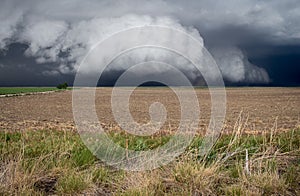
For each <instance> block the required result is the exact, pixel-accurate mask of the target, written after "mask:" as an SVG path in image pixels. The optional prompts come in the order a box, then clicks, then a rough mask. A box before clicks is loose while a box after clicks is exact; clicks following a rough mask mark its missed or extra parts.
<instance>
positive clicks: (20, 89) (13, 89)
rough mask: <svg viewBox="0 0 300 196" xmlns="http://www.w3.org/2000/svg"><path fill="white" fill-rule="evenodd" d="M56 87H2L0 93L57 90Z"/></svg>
mask: <svg viewBox="0 0 300 196" xmlns="http://www.w3.org/2000/svg"><path fill="white" fill-rule="evenodd" d="M57 90H59V89H57V88H56V87H0V95H7V94H21V93H35V92H46V91H57Z"/></svg>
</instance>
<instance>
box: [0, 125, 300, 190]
mask: <svg viewBox="0 0 300 196" xmlns="http://www.w3.org/2000/svg"><path fill="white" fill-rule="evenodd" d="M123 134H124V133H116V132H113V133H112V134H111V137H112V139H113V140H114V141H115V142H117V143H119V144H120V145H121V146H126V148H130V149H136V150H146V149H151V148H155V147H157V146H159V145H161V144H163V143H165V142H166V141H168V139H169V136H167V135H165V136H157V137H135V136H128V135H126V136H125V135H123ZM201 141H202V138H201V136H197V137H196V138H195V139H194V141H193V143H192V144H191V145H190V147H189V148H188V149H186V151H185V153H184V154H183V155H181V156H180V157H178V158H177V159H176V160H175V161H173V162H172V163H171V164H169V165H166V166H163V167H161V168H158V169H156V170H152V171H145V172H125V171H118V170H115V169H114V168H110V167H107V166H105V165H104V164H102V163H101V162H100V161H99V160H97V159H96V158H95V157H94V156H93V155H92V154H91V153H90V151H89V150H88V149H87V148H86V147H85V146H84V145H83V143H82V142H81V140H80V137H79V135H78V134H76V133H73V132H61V131H47V130H41V131H36V132H34V131H27V132H15V133H8V132H1V133H0V154H1V155H0V195H8V194H14V195H19V194H25V195H41V194H42V195H46V194H103V195H105V194H115V195H163V194H169V195H201V194H204V195H208V194H210V195H220V194H222V195H263V194H265V195H270V194H282V195H299V194H300V188H299V187H300V186H299V182H300V167H299V164H300V130H299V129H295V130H291V131H289V132H285V133H276V134H275V133H268V134H261V135H250V134H242V133H241V132H240V131H236V132H235V133H233V134H226V135H222V136H221V137H220V138H219V140H218V142H217V143H216V144H215V146H214V147H213V149H212V150H211V152H210V153H209V154H208V155H207V156H205V157H199V156H198V148H199V146H200V144H201Z"/></svg>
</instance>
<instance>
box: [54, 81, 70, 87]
mask: <svg viewBox="0 0 300 196" xmlns="http://www.w3.org/2000/svg"><path fill="white" fill-rule="evenodd" d="M68 86H69V85H68V83H66V82H65V83H63V84H59V85H57V86H56V88H58V89H67V88H68Z"/></svg>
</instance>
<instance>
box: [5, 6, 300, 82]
mask: <svg viewBox="0 0 300 196" xmlns="http://www.w3.org/2000/svg"><path fill="white" fill-rule="evenodd" d="M299 4H300V3H298V1H296V0H288V1H279V0H274V1H267V2H262V1H258V0H254V1H253V0H251V1H250V0H246V1H243V2H241V1H236V0H230V1H213V2H212V1H208V0H204V1H197V0H195V1H188V2H183V1H179V0H175V1H174V0H173V1H171V0H153V1H143V0H139V1H129V0H122V1H121V0H117V1H95V0H87V1H84V2H82V1H79V0H75V1H70V0H53V1H35V0H28V1H18V0H4V1H2V2H1V3H0V5H1V6H0V27H1V28H0V64H1V66H0V72H2V73H3V74H4V73H5V74H7V73H8V72H9V70H10V73H11V74H12V75H17V74H15V73H13V72H16V71H17V70H20V69H21V68H20V67H19V68H18V69H15V68H11V67H13V66H14V67H17V66H20V61H21V60H23V62H25V65H24V66H23V67H25V68H23V69H27V71H28V70H32V69H34V70H35V72H38V74H41V75H44V76H46V77H48V78H50V77H53V78H55V77H60V78H62V77H64V76H66V75H68V76H70V75H73V76H74V74H75V73H76V70H77V68H78V65H79V64H80V62H81V61H82V59H83V57H84V56H85V55H86V54H87V53H88V51H89V50H90V49H91V48H92V47H93V46H94V45H95V44H96V43H98V42H99V41H101V40H103V39H105V38H107V37H109V36H110V35H112V34H114V33H116V32H118V31H122V30H125V29H128V28H132V27H137V26H144V25H160V26H167V27H171V28H176V29H180V30H183V31H185V32H187V33H188V34H190V35H192V36H193V37H195V38H196V39H197V40H199V41H200V42H201V43H203V44H204V46H205V47H206V48H208V50H209V52H210V53H211V54H212V56H213V57H214V59H215V60H216V62H217V64H218V66H219V67H220V70H221V72H222V75H223V77H224V79H225V81H228V82H230V83H247V84H268V83H270V82H271V81H272V78H271V77H270V76H269V73H268V71H267V70H266V69H265V68H264V67H263V66H261V65H259V64H255V63H253V62H251V61H250V60H249V56H248V53H249V51H246V49H247V48H251V46H253V45H255V44H256V43H257V44H258V45H261V44H264V45H282V44H290V45H297V44H298V45H299V43H300V20H299V18H300V5H299ZM154 39H155V38H154ZM16 47H17V48H18V47H19V48H21V49H16ZM183 47H187V46H183ZM245 48H246V49H245ZM250 53H251V51H250ZM8 54H9V55H8ZM147 55H149V56H151V55H152V57H153V56H155V57H156V58H159V59H164V60H165V61H166V62H169V63H176V62H177V63H178V62H182V63H181V65H178V67H179V68H180V69H182V70H183V71H184V73H186V74H187V75H188V76H189V77H190V79H191V80H192V81H193V82H194V83H197V81H194V80H198V79H199V78H198V76H195V75H193V74H194V73H195V72H194V71H195V70H193V68H192V66H190V65H189V64H188V63H187V62H183V61H180V58H178V59H177V60H178V61H175V62H174V56H173V55H170V54H167V53H164V52H163V51H154V50H153V49H149V50H148V51H147V50H145V49H144V50H142V51H141V52H140V53H138V52H133V53H132V54H131V56H130V58H128V57H127V58H122V59H123V61H122V62H120V61H119V62H118V63H115V65H112V69H114V70H118V69H119V70H124V69H126V66H128V65H129V64H130V63H131V61H132V62H134V61H136V60H135V59H134V57H135V56H136V58H145V59H147V58H149V57H148V56H147ZM8 56H9V57H8ZM16 56H18V57H16ZM20 56H22V57H20ZM141 56H142V57H141ZM24 59H26V60H25V61H24ZM175 59H176V58H175ZM125 60H126V61H125ZM26 62H27V63H26ZM117 65H118V66H117ZM33 67H34V68H33ZM108 71H109V70H108ZM155 71H156V72H160V71H161V72H163V71H166V70H164V69H163V68H162V69H161V70H159V69H158V70H155ZM28 73H30V71H28ZM35 74H37V73H35ZM0 75H1V73H0ZM12 77H13V76H12ZM6 79H7V77H6ZM1 82H3V81H1V79H0V83H1Z"/></svg>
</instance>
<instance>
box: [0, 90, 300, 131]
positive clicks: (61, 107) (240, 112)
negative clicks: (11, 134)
mask: <svg viewBox="0 0 300 196" xmlns="http://www.w3.org/2000/svg"><path fill="white" fill-rule="evenodd" d="M111 90H112V89H111V88H98V89H97V93H96V109H97V114H98V118H99V120H100V122H101V123H102V125H104V127H106V128H110V129H111V128H112V127H114V129H119V128H118V126H117V125H116V122H115V121H114V118H113V115H112V112H111V105H110V100H111ZM196 92H197V96H198V99H199V104H200V108H201V117H200V125H199V127H200V130H205V129H206V128H207V127H208V122H209V119H210V104H211V102H210V95H209V91H208V90H207V89H196ZM226 94H227V109H226V121H225V123H224V131H232V130H233V129H234V127H235V126H236V127H237V126H238V125H240V124H242V125H243V126H244V128H245V131H247V132H255V133H256V132H262V131H270V130H272V129H274V130H276V131H285V130H290V129H293V128H296V127H299V125H300V124H299V123H300V120H299V119H300V88H227V89H226ZM153 102H161V103H162V104H164V106H165V107H166V110H167V112H168V116H167V121H166V123H165V124H164V127H163V128H162V130H173V129H176V127H177V126H178V123H179V120H180V106H179V101H178V99H177V97H176V96H175V94H174V92H172V91H171V90H169V89H167V88H138V89H137V90H135V91H134V93H133V94H132V95H131V98H130V111H131V114H132V116H133V118H134V119H135V120H136V121H138V122H140V123H145V122H148V121H149V119H150V117H149V106H150V105H151V104H152V103H153ZM0 111H1V112H0V130H1V131H17V130H21V131H22V130H26V129H34V130H39V129H58V130H75V126H74V120H73V113H72V91H64V92H55V93H50V94H36V95H26V96H17V97H3V98H0ZM239 123H240V124H239Z"/></svg>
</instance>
